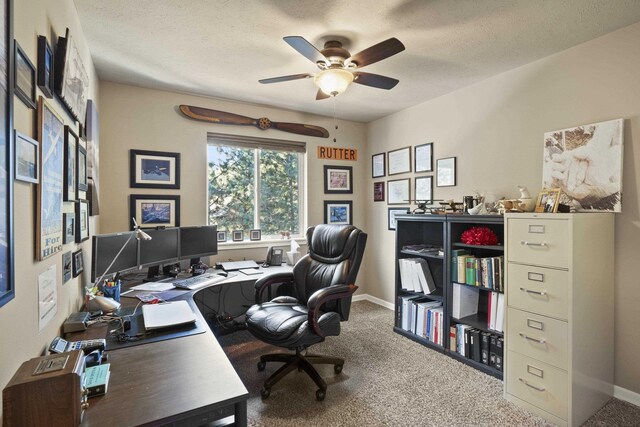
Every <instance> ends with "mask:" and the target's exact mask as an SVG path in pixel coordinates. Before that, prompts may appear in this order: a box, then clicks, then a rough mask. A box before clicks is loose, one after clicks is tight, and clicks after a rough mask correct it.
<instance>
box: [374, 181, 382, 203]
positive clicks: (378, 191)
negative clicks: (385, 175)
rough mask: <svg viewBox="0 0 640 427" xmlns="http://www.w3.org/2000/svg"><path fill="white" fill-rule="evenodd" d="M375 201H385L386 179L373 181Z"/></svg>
mask: <svg viewBox="0 0 640 427" xmlns="http://www.w3.org/2000/svg"><path fill="white" fill-rule="evenodd" d="M373 201H374V202H384V181H380V182H374V183H373Z"/></svg>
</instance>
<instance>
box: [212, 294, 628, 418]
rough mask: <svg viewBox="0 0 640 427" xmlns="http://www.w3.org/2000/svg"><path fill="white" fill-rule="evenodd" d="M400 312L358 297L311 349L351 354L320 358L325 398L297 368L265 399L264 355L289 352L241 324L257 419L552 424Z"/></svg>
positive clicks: (241, 368)
mask: <svg viewBox="0 0 640 427" xmlns="http://www.w3.org/2000/svg"><path fill="white" fill-rule="evenodd" d="M392 325H393V312H392V311H391V310H388V309H386V308H383V307H380V306H378V305H376V304H373V303H370V302H368V301H359V302H355V303H353V305H352V309H351V317H350V320H349V321H348V322H344V323H342V332H341V334H340V336H338V337H329V338H328V339H327V341H325V342H323V343H320V344H317V345H315V346H313V347H312V348H311V351H310V353H312V354H326V355H332V356H339V357H343V358H344V359H345V365H344V370H343V371H342V373H341V374H339V375H336V374H334V372H333V366H331V365H328V366H318V370H319V372H320V375H321V376H322V377H323V378H324V379H325V381H326V382H327V387H328V388H327V395H326V398H325V400H324V401H322V402H318V401H316V399H315V391H316V386H315V384H314V383H313V381H312V380H311V379H310V378H309V377H308V376H307V375H306V374H305V373H304V372H292V373H290V374H289V375H288V376H287V377H286V378H284V379H283V380H281V381H280V382H279V383H278V384H276V385H275V386H274V387H273V388H272V390H271V396H270V397H269V398H268V399H266V400H262V399H261V398H260V388H261V387H262V383H263V381H264V380H265V379H266V378H267V377H268V376H269V375H270V374H271V373H273V372H274V371H275V370H276V369H277V368H278V367H279V366H280V364H279V363H268V364H267V368H266V369H265V370H264V371H263V372H259V371H258V370H257V368H256V363H257V362H258V360H259V357H260V355H262V354H265V353H270V352H283V351H286V350H284V349H281V348H278V347H272V346H269V345H267V344H264V343H262V342H260V341H258V340H256V339H255V338H253V337H252V336H251V335H250V334H249V333H248V332H246V331H240V332H236V333H233V334H230V335H226V336H223V337H220V343H221V344H222V345H223V348H224V350H225V352H226V353H227V355H228V356H229V359H230V360H231V362H232V364H233V366H234V367H235V368H236V370H237V371H238V374H239V375H240V377H241V378H242V381H243V382H244V384H245V386H246V387H247V390H248V391H249V393H250V397H249V402H248V410H247V411H248V418H249V425H250V426H273V427H278V426H302V425H306V426H470V425H473V426H547V425H550V424H549V423H547V422H546V421H545V420H543V419H541V418H539V417H537V416H534V415H532V414H531V413H529V412H527V411H525V410H524V409H521V408H519V407H517V406H515V405H514V404H512V403H510V402H507V401H506V400H504V399H503V397H502V381H499V380H497V379H495V378H493V377H490V376H488V375H485V374H483V373H481V372H479V371H476V370H475V369H473V368H471V367H469V366H467V365H464V364H462V363H460V362H458V361H456V360H454V359H451V358H450V357H447V356H445V355H443V354H440V353H438V352H436V351H432V350H430V349H427V348H425V347H423V346H421V345H419V344H417V343H415V342H413V341H411V340H409V339H407V338H404V337H402V336H400V335H398V334H396V333H394V332H393V330H392ZM585 425H586V426H590V427H591V426H593V427H595V426H598V427H605V426H607V427H608V426H640V408H638V407H636V406H633V405H630V404H627V403H625V402H622V401H620V400H616V399H612V400H611V401H610V402H609V403H608V404H607V405H606V406H605V407H604V408H602V409H601V410H600V411H598V412H597V413H596V414H595V415H594V416H593V417H591V418H590V419H589V420H588V421H587V422H586V423H585Z"/></svg>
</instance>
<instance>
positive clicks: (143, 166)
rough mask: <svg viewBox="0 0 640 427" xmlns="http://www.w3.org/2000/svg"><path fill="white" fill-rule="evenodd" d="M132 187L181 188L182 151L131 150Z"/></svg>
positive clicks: (130, 177) (130, 179) (130, 180)
mask: <svg viewBox="0 0 640 427" xmlns="http://www.w3.org/2000/svg"><path fill="white" fill-rule="evenodd" d="M129 170H130V172H129V186H130V187H131V188H166V189H178V188H180V153H167V152H162V151H148V150H130V151H129Z"/></svg>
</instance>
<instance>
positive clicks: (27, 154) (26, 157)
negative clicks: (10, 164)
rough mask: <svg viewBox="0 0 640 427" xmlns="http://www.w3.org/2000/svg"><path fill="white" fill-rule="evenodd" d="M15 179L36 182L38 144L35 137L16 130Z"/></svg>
mask: <svg viewBox="0 0 640 427" xmlns="http://www.w3.org/2000/svg"><path fill="white" fill-rule="evenodd" d="M15 143H16V179H17V180H19V181H26V182H31V183H33V184H38V183H39V182H40V179H39V175H38V158H39V150H40V145H39V144H38V141H36V140H35V139H31V138H29V137H28V136H27V135H24V134H22V133H20V132H18V131H16V138H15Z"/></svg>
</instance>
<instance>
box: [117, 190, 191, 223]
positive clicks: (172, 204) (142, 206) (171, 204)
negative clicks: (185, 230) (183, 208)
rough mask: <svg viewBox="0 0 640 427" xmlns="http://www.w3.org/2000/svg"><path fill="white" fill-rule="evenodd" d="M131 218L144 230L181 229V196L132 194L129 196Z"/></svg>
mask: <svg viewBox="0 0 640 427" xmlns="http://www.w3.org/2000/svg"><path fill="white" fill-rule="evenodd" d="M131 217H133V218H135V219H136V222H137V223H138V224H139V225H140V227H142V228H155V227H159V226H164V227H180V196H160V195H155V194H132V195H130V196H129V218H131ZM131 226H132V227H133V222H132V224H131ZM132 229H133V228H132Z"/></svg>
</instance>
